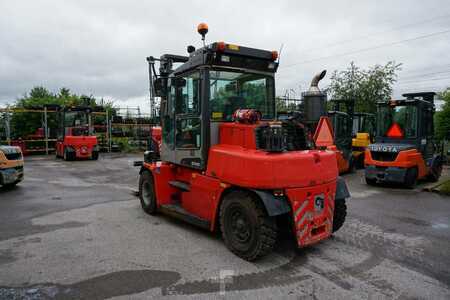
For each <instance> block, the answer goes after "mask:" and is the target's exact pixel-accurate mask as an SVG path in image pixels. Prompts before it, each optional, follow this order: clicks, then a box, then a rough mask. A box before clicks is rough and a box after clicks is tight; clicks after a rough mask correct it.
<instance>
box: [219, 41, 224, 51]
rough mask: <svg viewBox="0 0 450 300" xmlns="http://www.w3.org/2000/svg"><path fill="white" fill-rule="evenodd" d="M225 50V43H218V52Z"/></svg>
mask: <svg viewBox="0 0 450 300" xmlns="http://www.w3.org/2000/svg"><path fill="white" fill-rule="evenodd" d="M224 50H225V43H224V42H218V43H217V51H219V52H223V51H224Z"/></svg>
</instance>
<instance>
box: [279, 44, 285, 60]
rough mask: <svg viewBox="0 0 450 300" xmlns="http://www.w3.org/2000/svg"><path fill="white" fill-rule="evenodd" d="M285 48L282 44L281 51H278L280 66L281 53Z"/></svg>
mask: <svg viewBox="0 0 450 300" xmlns="http://www.w3.org/2000/svg"><path fill="white" fill-rule="evenodd" d="M283 47H284V43H281V46H280V51H278V53H279V54H278V64H280V59H281V51H283Z"/></svg>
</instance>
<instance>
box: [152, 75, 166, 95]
mask: <svg viewBox="0 0 450 300" xmlns="http://www.w3.org/2000/svg"><path fill="white" fill-rule="evenodd" d="M153 89H154V91H155V96H156V97H162V96H163V94H164V83H163V80H162V79H161V78H157V79H155V81H154V82H153Z"/></svg>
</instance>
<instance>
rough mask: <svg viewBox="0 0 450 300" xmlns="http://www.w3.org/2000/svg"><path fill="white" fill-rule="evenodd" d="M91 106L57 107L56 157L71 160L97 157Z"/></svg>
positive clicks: (97, 149) (95, 158)
mask: <svg viewBox="0 0 450 300" xmlns="http://www.w3.org/2000/svg"><path fill="white" fill-rule="evenodd" d="M91 113H92V108H90V107H84V106H69V107H60V108H59V109H58V123H59V127H58V139H57V142H56V157H62V158H64V160H68V161H72V160H77V159H93V160H97V159H98V153H99V147H98V143H97V137H96V136H95V135H94V134H93V133H92V122H91Z"/></svg>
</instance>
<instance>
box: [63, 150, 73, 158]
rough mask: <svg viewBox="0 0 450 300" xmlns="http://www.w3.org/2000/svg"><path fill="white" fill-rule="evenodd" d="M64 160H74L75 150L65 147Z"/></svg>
mask: <svg viewBox="0 0 450 300" xmlns="http://www.w3.org/2000/svg"><path fill="white" fill-rule="evenodd" d="M63 158H64V160H65V161H73V160H75V152H70V151H67V148H66V149H64V157H63Z"/></svg>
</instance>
